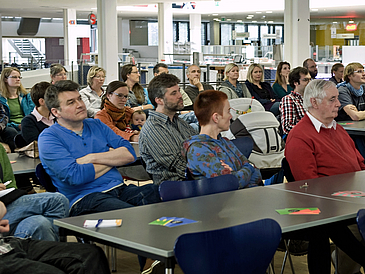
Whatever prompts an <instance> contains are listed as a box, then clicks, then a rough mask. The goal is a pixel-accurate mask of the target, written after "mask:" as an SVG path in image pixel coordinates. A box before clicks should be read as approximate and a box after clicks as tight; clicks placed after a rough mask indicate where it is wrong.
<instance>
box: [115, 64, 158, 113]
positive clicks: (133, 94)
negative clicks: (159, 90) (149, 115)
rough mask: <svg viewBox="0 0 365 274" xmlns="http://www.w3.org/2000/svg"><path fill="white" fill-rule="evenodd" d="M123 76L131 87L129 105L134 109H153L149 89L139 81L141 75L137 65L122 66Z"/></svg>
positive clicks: (129, 87)
mask: <svg viewBox="0 0 365 274" xmlns="http://www.w3.org/2000/svg"><path fill="white" fill-rule="evenodd" d="M120 75H121V78H122V79H123V81H124V82H125V83H126V84H127V86H128V89H129V100H128V102H127V105H128V106H129V107H131V108H132V109H133V110H146V109H153V106H152V104H151V101H150V99H149V98H148V92H147V89H145V88H143V87H142V86H141V85H140V83H139V77H140V76H141V75H140V74H139V72H138V69H137V67H136V66H135V65H132V64H127V65H124V66H123V67H122V70H121V72H120Z"/></svg>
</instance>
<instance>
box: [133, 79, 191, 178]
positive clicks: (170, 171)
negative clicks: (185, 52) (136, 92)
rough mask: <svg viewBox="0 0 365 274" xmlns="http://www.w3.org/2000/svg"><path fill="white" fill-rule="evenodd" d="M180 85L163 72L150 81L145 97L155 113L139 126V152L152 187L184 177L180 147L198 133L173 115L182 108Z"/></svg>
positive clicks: (183, 163)
mask: <svg viewBox="0 0 365 274" xmlns="http://www.w3.org/2000/svg"><path fill="white" fill-rule="evenodd" d="M179 82H180V80H179V79H178V78H177V77H176V76H175V75H172V74H165V73H164V74H161V75H158V76H156V77H155V78H153V79H152V80H151V82H150V83H149V85H148V96H149V98H150V100H151V102H152V104H153V105H154V106H155V111H150V112H149V116H148V119H147V121H146V123H145V124H144V126H143V127H142V130H141V133H140V137H139V151H140V155H141V157H142V159H143V161H144V162H145V163H146V169H147V172H148V173H150V174H152V177H153V182H154V184H160V183H162V182H163V181H165V180H173V181H178V180H183V179H184V178H185V169H186V161H185V159H184V158H183V157H182V155H181V149H182V144H183V142H184V141H185V140H186V139H187V138H189V137H191V136H192V135H196V134H197V133H198V132H196V131H195V130H194V129H193V128H192V127H191V126H190V125H189V124H188V123H187V122H185V121H184V120H182V119H181V118H179V117H178V115H177V113H176V112H177V111H180V110H182V109H183V108H184V104H183V99H182V96H181V93H180V88H179V86H178V84H179Z"/></svg>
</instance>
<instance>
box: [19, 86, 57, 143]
mask: <svg viewBox="0 0 365 274" xmlns="http://www.w3.org/2000/svg"><path fill="white" fill-rule="evenodd" d="M50 85H51V84H50V83H48V82H40V83H37V84H35V85H34V86H33V87H32V89H31V91H30V96H31V98H32V101H33V103H34V104H35V108H34V110H33V111H32V113H31V114H29V115H27V116H25V117H24V118H23V120H22V123H21V125H22V136H23V139H24V140H25V142H26V144H30V143H31V142H33V141H37V140H38V136H39V134H41V132H42V131H43V130H44V129H45V128H47V127H49V126H51V125H53V124H54V117H53V115H52V114H51V113H50V112H49V110H48V108H47V106H46V103H45V101H44V94H45V93H46V89H47V88H48V87H49V86H50Z"/></svg>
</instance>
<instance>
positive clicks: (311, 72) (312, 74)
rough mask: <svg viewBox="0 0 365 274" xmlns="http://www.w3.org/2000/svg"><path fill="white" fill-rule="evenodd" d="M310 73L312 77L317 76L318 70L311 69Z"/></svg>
mask: <svg viewBox="0 0 365 274" xmlns="http://www.w3.org/2000/svg"><path fill="white" fill-rule="evenodd" d="M309 74H310V75H311V78H312V79H314V78H316V77H317V74H318V71H316V72H315V71H310V72H309Z"/></svg>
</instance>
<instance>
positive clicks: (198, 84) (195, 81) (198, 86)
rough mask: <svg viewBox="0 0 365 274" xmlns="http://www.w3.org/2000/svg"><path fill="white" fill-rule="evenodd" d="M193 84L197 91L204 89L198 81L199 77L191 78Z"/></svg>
mask: <svg viewBox="0 0 365 274" xmlns="http://www.w3.org/2000/svg"><path fill="white" fill-rule="evenodd" d="M193 85H194V86H196V87H197V88H198V89H199V91H202V90H204V88H203V85H202V83H201V82H200V79H199V78H193Z"/></svg>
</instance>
